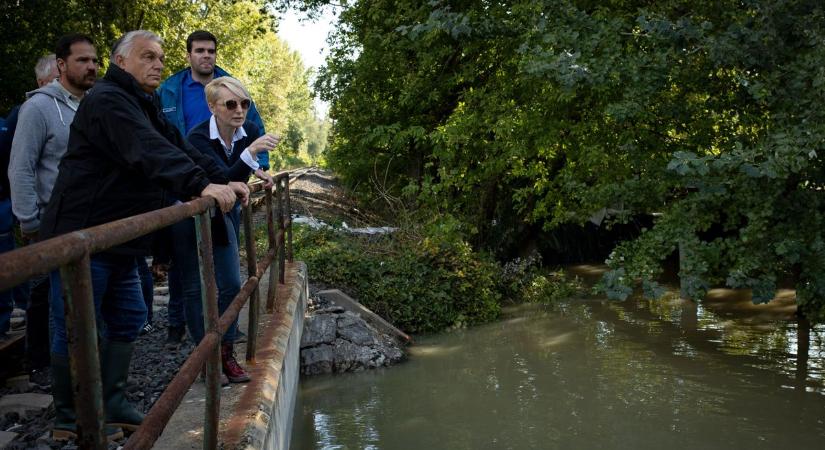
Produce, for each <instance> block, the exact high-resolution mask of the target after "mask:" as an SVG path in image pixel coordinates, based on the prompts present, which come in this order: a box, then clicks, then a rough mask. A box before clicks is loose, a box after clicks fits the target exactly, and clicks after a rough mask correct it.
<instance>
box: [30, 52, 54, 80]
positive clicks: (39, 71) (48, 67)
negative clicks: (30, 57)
mask: <svg viewBox="0 0 825 450" xmlns="http://www.w3.org/2000/svg"><path fill="white" fill-rule="evenodd" d="M55 67H57V58H55V56H54V53H50V54H48V55H46V56H41V57H40V59H38V60H37V64H35V65H34V76H35V78H37V80H45V79H46V77H48V76H49V74H50V73H52V69H54V68H55Z"/></svg>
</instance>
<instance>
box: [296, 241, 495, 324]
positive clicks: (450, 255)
mask: <svg viewBox="0 0 825 450" xmlns="http://www.w3.org/2000/svg"><path fill="white" fill-rule="evenodd" d="M294 231H295V236H294V245H295V247H294V248H295V253H296V258H298V259H301V260H303V261H305V262H306V263H307V265H308V267H309V268H310V277H311V278H312V279H313V280H315V281H319V282H322V283H326V284H329V285H334V286H337V287H341V288H343V289H345V290H347V291H349V292H350V293H351V294H352V295H354V296H355V297H357V298H358V301H359V302H361V303H363V304H364V305H365V306H367V307H368V308H370V309H371V310H373V311H374V312H375V313H377V314H378V315H380V316H382V317H384V318H385V319H387V320H388V321H390V322H391V323H393V324H394V325H395V326H397V327H399V328H401V329H403V330H404V331H406V332H410V333H423V332H435V331H441V330H443V329H445V328H448V327H465V326H468V325H474V324H479V323H484V322H488V321H491V320H493V319H495V318H496V317H498V314H499V311H500V304H499V299H500V294H499V290H498V286H497V284H496V282H495V280H496V278H497V277H498V275H499V270H500V269H499V267H498V265H497V264H496V263H495V262H494V261H493V260H492V259H491V258H490V257H489V256H487V255H485V254H481V253H477V252H474V251H473V250H472V249H471V248H470V246H469V245H468V244H466V243H465V242H463V241H461V240H457V239H454V238H447V237H443V238H440V237H438V236H423V237H422V236H420V235H416V234H415V233H414V232H412V231H410V230H402V231H399V232H396V233H394V234H392V235H381V236H361V235H355V234H350V233H346V232H341V231H335V230H311V229H309V228H306V227H295V230H294Z"/></svg>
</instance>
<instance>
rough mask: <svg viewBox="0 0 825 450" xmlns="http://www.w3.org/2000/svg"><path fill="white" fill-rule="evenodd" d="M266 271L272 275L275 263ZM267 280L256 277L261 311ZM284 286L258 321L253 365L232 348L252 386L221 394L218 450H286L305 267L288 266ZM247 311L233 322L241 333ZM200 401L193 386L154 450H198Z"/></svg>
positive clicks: (201, 393)
mask: <svg viewBox="0 0 825 450" xmlns="http://www.w3.org/2000/svg"><path fill="white" fill-rule="evenodd" d="M270 269H272V270H277V263H276V264H273V266H272V267H270ZM267 274H268V271H267ZM268 280H269V276H267V275H266V274H265V275H264V276H263V277H261V284H260V285H259V290H260V299H261V308H263V307H264V305H265V303H266V292H267V289H268V287H269V283H268ZM284 282H285V283H284V284H279V285H278V288H277V291H276V299H275V300H276V301H275V312H274V314H261V316H260V317H259V321H258V343H257V344H258V345H257V353H256V361H253V362H246V361H245V357H246V355H245V354H244V350H245V349H246V344H239V345H236V346H235V351H236V355H237V358H238V361H239V362H240V363H241V365H243V366H244V367H245V368H246V370H247V372H249V374H250V376H251V378H252V380H251V381H250V382H248V383H242V384H230V385H229V386H227V387H225V388H222V389H221V399H220V402H221V406H220V424H219V427H220V428H219V432H218V433H219V435H218V440H219V442H221V444H222V445H221V448H223V449H263V448H267V449H269V448H278V449H281V448H282V449H286V448H288V446H289V438H290V433H291V426H292V425H291V423H292V414H293V410H294V402H295V397H296V395H297V389H298V387H297V382H298V376H299V370H300V367H299V362H300V361H299V350H300V344H301V332H302V330H303V320H304V311H305V309H306V301H307V298H308V284H307V267H306V264H304V263H302V262H297V261H296V262H295V263H287V266H286V273H285V279H284ZM248 306H249V304H248V303H247V306H245V307H244V309H243V310H242V311H241V314H240V316H239V319H238V320H239V322H240V323H239V325H240V328H241V330H244V331H245V330H246V327H247V325H246V323H247V320H248V317H249V316H248ZM293 347H294V350H292V348H293ZM205 399H206V390H205V386H204V383H202V382H195V384H193V385H192V387H191V388H190V390H189V392H188V393H187V394H186V396H185V397H184V399H183V401H182V402H181V405H180V406H179V407H178V409H177V410H176V411H175V413H174V415H173V416H172V419H171V420H170V421H169V424H167V426H166V428H165V429H164V431H163V434H162V435H161V436H160V438H159V439H158V441H157V442H156V443H155V446H154V448H155V449H161V450H163V449H169V450H181V449H201V448H203V421H204V405H205V403H204V402H205ZM283 430H285V431H283ZM274 439H278V440H280V441H281V443H280V444H279V446H273V445H271V444H269V442H270V441H273V440H274Z"/></svg>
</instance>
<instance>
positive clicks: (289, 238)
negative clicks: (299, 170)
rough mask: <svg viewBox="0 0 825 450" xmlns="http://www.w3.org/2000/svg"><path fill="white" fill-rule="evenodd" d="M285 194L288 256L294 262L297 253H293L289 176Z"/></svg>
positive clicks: (286, 181)
mask: <svg viewBox="0 0 825 450" xmlns="http://www.w3.org/2000/svg"><path fill="white" fill-rule="evenodd" d="M284 195H285V196H286V220H287V221H288V222H287V223H285V224H284V226H285V228H286V235H287V244H286V257H287V259H288V260H289V262H293V261H294V256H295V255H293V253H292V202H291V201H290V198H289V177H287V178H286V180H284Z"/></svg>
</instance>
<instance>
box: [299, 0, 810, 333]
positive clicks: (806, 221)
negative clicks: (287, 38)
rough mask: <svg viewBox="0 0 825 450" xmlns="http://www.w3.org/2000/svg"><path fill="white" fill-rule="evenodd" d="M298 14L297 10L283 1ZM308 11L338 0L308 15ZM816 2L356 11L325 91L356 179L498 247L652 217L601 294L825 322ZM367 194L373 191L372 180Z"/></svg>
mask: <svg viewBox="0 0 825 450" xmlns="http://www.w3.org/2000/svg"><path fill="white" fill-rule="evenodd" d="M283 3H286V4H291V3H296V2H294V1H285V2H283ZM300 3H301V4H302V5H303V7H304V8H306V9H309V10H313V9H317V8H318V7H320V6H322V5H324V4H328V3H329V2H326V1H323V0H311V1H305V2H300ZM823 8H824V7H823V4H822V2H820V1H816V0H736V1H730V0H722V1H701V0H700V1H690V2H687V1H682V0H666V1H661V2H648V1H632V0H631V1H628V0H608V1H587V0H578V1H577V0H539V1H536V0H530V1H527V0H514V1H506V2H490V1H480V0H454V1H453V0H431V1H428V2H418V1H409V0H393V1H388V0H361V1H358V2H344V3H343V6H341V7H340V16H339V20H340V22H339V24H338V28H337V31H336V33H335V35H334V36H332V38H331V42H332V44H333V49H332V51H331V54H330V57H329V58H328V62H327V66H326V67H325V68H324V69H323V70H322V71H321V73H320V76H319V79H318V83H317V86H316V87H317V88H318V89H319V90H320V92H321V93H322V95H323V96H324V98H326V99H328V100H331V101H332V102H333V103H332V108H331V112H330V114H331V118H332V119H333V121H334V129H333V131H332V134H333V137H332V141H331V145H332V148H331V150H330V151H329V153H328V155H327V157H328V160H329V162H330V163H331V164H332V165H333V167H334V168H335V169H336V170H337V171H338V172H339V173H341V174H342V176H344V177H345V179H347V180H349V181H350V183H351V184H352V185H358V188H359V189H360V190H362V191H364V192H366V193H368V194H369V193H372V194H373V195H377V194H382V195H386V194H387V193H390V194H392V195H397V196H402V197H403V196H406V198H412V199H414V200H415V201H416V202H417V205H418V206H419V207H421V208H426V209H429V210H431V211H437V212H439V213H440V214H436V215H433V216H434V217H444V216H453V217H455V218H457V219H459V220H460V221H461V223H463V224H464V226H465V229H466V230H467V231H468V232H469V233H471V234H472V235H474V236H475V237H476V241H477V242H479V243H481V244H485V243H486V244H487V245H489V244H490V243H492V242H501V239H500V236H502V235H506V234H508V233H510V235H513V234H514V230H518V229H519V227H520V226H523V225H525V224H528V225H532V226H540V227H542V228H543V229H545V230H552V229H554V228H556V227H559V226H562V225H564V224H582V223H585V222H586V221H588V220H590V219H593V218H594V217H596V218H603V221H602V222H601V223H602V226H605V227H610V226H613V225H615V224H620V223H625V222H627V221H629V220H631V219H632V218H634V217H640V216H647V217H652V218H653V225H652V226H651V227H650V228H649V229H646V230H644V231H643V232H642V233H641V236H639V237H638V238H637V239H634V240H631V241H627V242H624V243H622V244H620V245H619V246H618V247H617V248H616V249H615V250H614V252H613V254H612V255H611V257H610V258H609V260H608V264H609V265H610V266H611V268H612V269H613V271H611V272H610V273H609V274H608V275H607V276H606V277H605V280H604V289H605V290H606V291H607V292H608V294H609V295H610V296H612V297H617V298H622V297H623V296H626V295H627V293H628V292H629V289H630V287H631V286H632V285H633V284H635V283H637V282H641V283H642V284H643V287H644V288H645V290H646V292H648V293H650V294H655V293H656V292H657V291H658V288H657V285H656V284H655V280H656V278H657V277H658V275H659V274H660V273H661V271H662V269H661V263H662V261H663V260H664V259H665V258H667V257H669V256H670V255H672V254H673V253H674V252H676V251H677V249H681V255H682V262H683V264H682V268H681V273H680V277H681V278H682V280H683V281H684V283H685V286H686V288H687V291H688V293H689V295H691V296H692V297H694V298H701V297H702V296H703V295H704V293H705V291H706V289H707V288H708V287H709V286H711V285H719V284H725V285H727V286H730V287H744V288H751V289H753V295H754V300H755V301H767V300H769V299H771V298H773V295H774V292H775V290H776V288H777V286H778V285H779V284H780V283H782V282H784V281H786V280H787V281H789V282H791V283H793V284H794V285H795V286H796V288H797V294H798V303H799V305H800V310H801V311H803V312H805V313H806V314H808V315H809V316H811V317H814V318H819V319H822V318H825V234H823V221H825V214H824V212H825V211H824V207H825V204H823V191H822V189H823V182H824V181H825V179H823V175H825V173H823V161H822V157H821V155H822V154H823V151H825V149H823V142H824V141H825V128H824V127H825V117H823V116H825V108H823V100H825V67H823V64H822V63H823V61H825V9H823ZM368 181H369V182H368Z"/></svg>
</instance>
